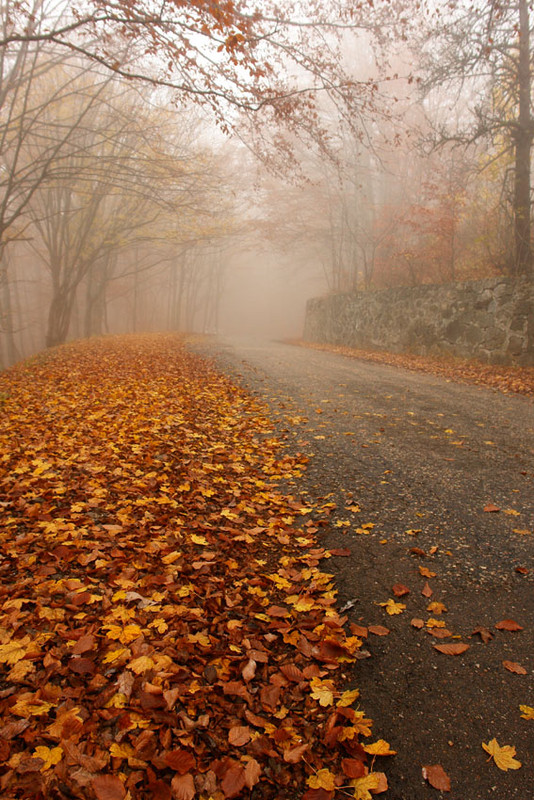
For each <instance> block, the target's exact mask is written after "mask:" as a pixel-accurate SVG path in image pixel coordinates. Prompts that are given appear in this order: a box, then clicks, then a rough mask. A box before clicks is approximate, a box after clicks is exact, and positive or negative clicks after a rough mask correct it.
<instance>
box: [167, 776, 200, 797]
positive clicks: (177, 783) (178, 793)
mask: <svg viewBox="0 0 534 800" xmlns="http://www.w3.org/2000/svg"><path fill="white" fill-rule="evenodd" d="M171 790H172V796H173V800H193V797H194V796H195V781H194V779H193V776H192V775H191V774H190V773H187V775H175V776H174V778H173V779H172V781H171Z"/></svg>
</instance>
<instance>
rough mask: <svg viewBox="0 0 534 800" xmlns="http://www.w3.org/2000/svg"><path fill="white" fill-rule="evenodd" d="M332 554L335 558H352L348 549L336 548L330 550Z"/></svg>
mask: <svg viewBox="0 0 534 800" xmlns="http://www.w3.org/2000/svg"><path fill="white" fill-rule="evenodd" d="M330 553H331V554H332V555H333V556H350V555H351V551H350V550H349V549H348V547H335V548H334V549H332V550H330Z"/></svg>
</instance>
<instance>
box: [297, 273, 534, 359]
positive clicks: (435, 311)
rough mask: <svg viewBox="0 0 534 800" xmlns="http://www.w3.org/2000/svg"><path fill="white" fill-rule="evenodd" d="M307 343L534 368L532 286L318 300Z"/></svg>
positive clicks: (475, 284) (491, 284)
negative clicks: (447, 356)
mask: <svg viewBox="0 0 534 800" xmlns="http://www.w3.org/2000/svg"><path fill="white" fill-rule="evenodd" d="M304 338H305V339H306V340H307V341H310V342H320V343H323V344H338V345H345V346H347V347H355V348H370V349H374V350H386V351H390V352H395V353H399V352H404V353H418V354H421V355H440V354H441V355H442V354H450V355H454V356H460V357H462V358H476V359H478V360H480V361H484V362H487V363H490V364H518V365H529V364H534V281H533V280H531V279H525V278H522V279H512V278H487V279H485V280H481V281H468V282H465V283H450V284H440V285H431V286H416V287H402V288H397V289H384V290H380V291H366V292H355V293H350V294H332V295H328V296H326V297H319V298H313V299H312V300H309V301H308V304H307V308H306V321H305V328H304Z"/></svg>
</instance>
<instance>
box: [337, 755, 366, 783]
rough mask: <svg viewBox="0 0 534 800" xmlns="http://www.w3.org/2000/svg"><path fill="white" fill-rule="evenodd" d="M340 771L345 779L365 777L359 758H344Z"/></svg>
mask: <svg viewBox="0 0 534 800" xmlns="http://www.w3.org/2000/svg"><path fill="white" fill-rule="evenodd" d="M341 769H342V770H343V773H344V775H346V776H347V778H361V777H363V775H365V764H364V763H363V761H361V760H360V759H359V758H344V759H343V761H342V762H341Z"/></svg>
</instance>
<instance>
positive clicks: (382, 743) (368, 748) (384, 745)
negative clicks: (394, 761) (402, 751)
mask: <svg viewBox="0 0 534 800" xmlns="http://www.w3.org/2000/svg"><path fill="white" fill-rule="evenodd" d="M363 749H364V750H365V752H366V753H369V754H370V755H372V756H394V755H396V753H397V751H396V750H392V749H391V747H390V746H389V744H388V742H386V740H385V739H378V741H376V742H373V744H364V745H363Z"/></svg>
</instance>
